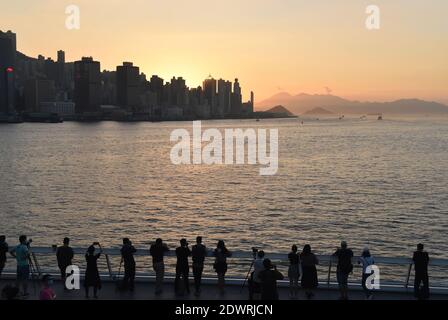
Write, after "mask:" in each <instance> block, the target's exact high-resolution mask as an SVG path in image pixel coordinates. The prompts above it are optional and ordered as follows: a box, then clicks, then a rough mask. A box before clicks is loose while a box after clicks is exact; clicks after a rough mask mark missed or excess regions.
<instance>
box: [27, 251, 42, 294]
mask: <svg viewBox="0 0 448 320" xmlns="http://www.w3.org/2000/svg"><path fill="white" fill-rule="evenodd" d="M28 250H29V251H28V253H29V255H28V263H29V266H30V273H31V281H32V282H33V289H34V294H36V293H37V288H36V280H39V277H40V271H39V267H38V266H36V265H35V264H34V262H33V259H32V257H34V254H33V253H32V252H31V249H30V247H29V246H28Z"/></svg>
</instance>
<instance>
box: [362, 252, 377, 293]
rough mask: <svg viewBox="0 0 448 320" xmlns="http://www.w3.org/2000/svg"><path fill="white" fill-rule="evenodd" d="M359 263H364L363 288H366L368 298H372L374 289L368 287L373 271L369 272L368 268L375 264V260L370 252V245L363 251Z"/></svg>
mask: <svg viewBox="0 0 448 320" xmlns="http://www.w3.org/2000/svg"><path fill="white" fill-rule="evenodd" d="M358 263H359V264H361V265H362V280H361V281H362V282H361V285H362V289H363V290H364V293H365V295H366V299H371V298H372V297H373V296H372V291H371V290H369V288H367V280H368V278H369V277H370V276H371V275H372V273H373V271H370V272H368V268H369V266H372V265H374V264H375V260H374V259H373V257H372V255H371V254H370V250H369V248H368V247H365V248H364V250H363V251H362V254H361V257H360V258H359V261H358Z"/></svg>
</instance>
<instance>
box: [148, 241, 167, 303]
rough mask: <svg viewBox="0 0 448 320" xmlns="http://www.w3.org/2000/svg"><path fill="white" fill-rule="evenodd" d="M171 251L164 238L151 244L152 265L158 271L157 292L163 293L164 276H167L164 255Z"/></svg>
mask: <svg viewBox="0 0 448 320" xmlns="http://www.w3.org/2000/svg"><path fill="white" fill-rule="evenodd" d="M168 251H170V249H169V248H168V246H167V245H166V244H164V243H163V240H162V239H160V238H158V239H157V240H156V242H155V243H154V244H152V245H151V248H150V249H149V253H150V254H151V256H152V267H153V269H154V272H155V273H156V289H155V294H156V295H160V294H162V293H163V278H164V276H165V262H164V259H163V256H164V255H165V253H167V252H168Z"/></svg>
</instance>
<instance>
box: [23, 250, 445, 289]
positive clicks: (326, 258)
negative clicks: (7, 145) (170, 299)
mask: <svg viewBox="0 0 448 320" xmlns="http://www.w3.org/2000/svg"><path fill="white" fill-rule="evenodd" d="M73 251H74V253H75V254H76V255H83V254H85V253H86V249H85V248H73ZM31 253H32V258H33V260H34V263H35V265H36V266H38V267H39V270H38V271H39V273H40V274H41V273H42V272H43V271H42V270H41V268H40V265H39V263H38V259H37V257H36V256H37V255H55V254H56V247H32V248H31ZM103 254H104V256H105V259H106V266H107V269H108V276H109V277H110V279H112V280H114V279H116V274H115V273H114V272H113V270H112V269H113V268H112V264H111V261H110V257H113V256H121V251H120V248H103ZM134 255H135V256H136V257H139V256H140V257H144V256H146V257H150V253H149V248H140V249H139V248H137V252H136V253H135V254H134ZM166 256H167V257H175V256H176V254H175V250H170V251H168V252H167V253H166ZM207 256H208V257H211V258H213V250H208V251H207ZM266 256H267V257H269V258H270V259H271V260H276V261H284V262H287V261H288V254H287V253H285V254H282V253H268V252H267V253H266ZM316 257H317V258H318V260H319V262H320V264H326V263H328V274H327V279H326V285H327V287H328V288H330V286H331V284H332V283H331V274H332V269H333V266H334V262H336V261H337V258H336V257H334V256H332V255H316ZM359 258H360V257H358V256H355V257H353V261H354V262H355V261H357V260H358V259H359ZM231 259H241V260H249V261H251V260H252V259H253V253H252V252H244V251H233V252H232V257H231ZM375 263H376V264H384V265H396V266H409V267H408V272H407V274H406V278H405V281H404V285H403V284H402V285H401V286H399V287H401V288H402V289H405V290H407V289H408V286H409V281H410V277H411V273H412V267H413V265H414V263H413V260H412V259H411V258H404V257H401V258H395V257H375ZM429 266H436V267H448V259H430V261H429ZM144 277H147V276H146V275H144ZM394 286H396V285H394ZM438 288H439V289H441V290H444V291H445V290H448V288H445V287H438Z"/></svg>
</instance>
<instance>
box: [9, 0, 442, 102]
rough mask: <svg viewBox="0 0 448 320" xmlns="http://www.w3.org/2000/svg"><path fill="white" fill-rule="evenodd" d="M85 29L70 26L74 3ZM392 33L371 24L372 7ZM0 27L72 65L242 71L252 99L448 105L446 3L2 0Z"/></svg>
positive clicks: (196, 75) (200, 73) (188, 73)
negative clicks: (85, 59)
mask: <svg viewBox="0 0 448 320" xmlns="http://www.w3.org/2000/svg"><path fill="white" fill-rule="evenodd" d="M69 4H76V5H79V6H80V9H81V29H80V30H68V29H66V28H65V19H66V14H65V7H66V6H67V5H69ZM370 4H375V5H378V6H379V8H380V9H381V29H380V30H376V31H369V30H367V29H366V28H365V20H366V18H367V14H366V13H365V10H366V7H367V5H370ZM1 8H2V9H1V11H0V29H1V30H3V31H6V30H12V31H14V32H16V33H17V36H18V39H17V46H18V50H20V51H21V52H23V53H25V54H27V55H29V56H37V55H38V54H43V55H45V56H50V57H53V58H54V59H55V58H56V51H57V50H59V49H63V50H65V51H66V58H67V60H68V61H73V60H77V59H79V58H80V57H81V56H93V57H94V58H95V59H97V60H100V61H101V63H102V65H101V67H102V69H109V70H113V69H115V67H116V65H118V64H121V63H122V62H123V61H132V62H134V64H135V65H137V66H139V67H140V68H141V71H143V72H144V73H146V74H147V75H148V76H150V75H152V74H158V75H160V76H162V77H163V78H164V79H165V80H167V79H170V78H171V77H172V76H174V75H175V76H183V77H184V78H186V79H187V84H188V85H189V86H197V85H199V84H201V83H202V80H203V79H204V78H206V77H207V76H208V75H209V74H211V75H212V76H214V77H215V78H221V77H222V78H225V79H234V78H235V77H238V78H240V82H241V83H242V86H243V91H244V99H248V96H249V92H250V90H254V91H255V94H256V99H257V100H258V101H260V100H262V99H265V98H268V97H269V96H271V95H273V94H276V93H279V92H282V91H287V92H290V93H292V94H297V93H300V92H307V93H320V94H324V93H325V92H326V91H325V89H324V88H325V87H329V88H331V90H332V93H333V94H335V95H339V96H342V97H345V98H351V99H360V100H391V99H398V98H411V97H412V98H422V99H429V100H436V101H441V102H445V103H448V1H446V0H425V1H423V0H369V1H364V0H340V1H338V0H314V1H311V0H226V1H215V0H189V1H187V0H168V1H165V0H164V1H162V0H94V1H92V0H70V1H67V0H38V1H37V0H14V1H5V0H3V1H2V5H1Z"/></svg>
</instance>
